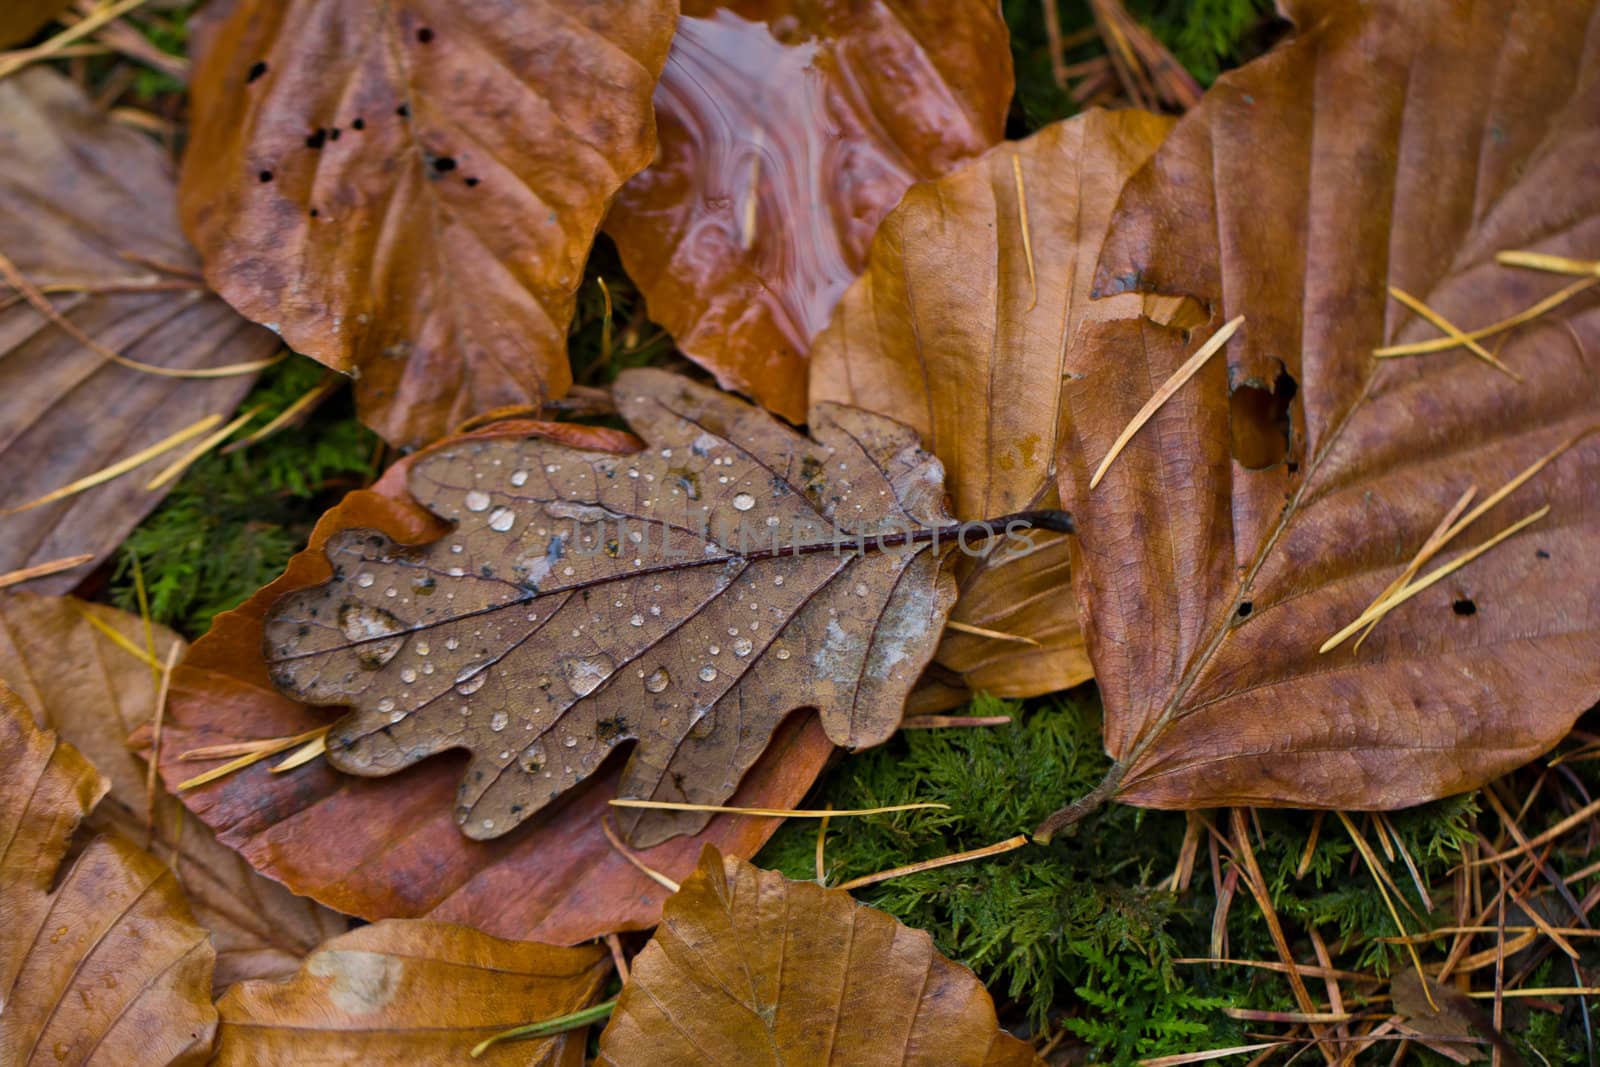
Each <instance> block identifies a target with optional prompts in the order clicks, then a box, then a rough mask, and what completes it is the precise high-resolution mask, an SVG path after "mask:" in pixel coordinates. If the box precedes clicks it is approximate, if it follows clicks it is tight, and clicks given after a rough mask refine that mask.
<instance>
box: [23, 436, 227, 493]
mask: <svg viewBox="0 0 1600 1067" xmlns="http://www.w3.org/2000/svg"><path fill="white" fill-rule="evenodd" d="M221 421H222V416H221V415H207V416H206V417H205V418H203V419H199V420H197V421H196V422H193V423H191V424H189V425H188V426H185V427H184V428H183V429H181V430H179V431H178V432H177V433H174V434H171V435H170V436H167V437H163V438H162V439H161V440H159V441H157V442H156V443H155V444H153V445H151V446H150V447H149V448H142V449H140V450H139V451H137V452H135V453H134V454H133V455H131V456H129V457H128V458H126V459H120V460H118V461H117V462H115V463H113V464H111V465H110V466H109V467H102V468H101V469H100V470H97V471H95V472H94V473H93V474H86V475H84V476H83V477H82V478H79V479H78V480H77V481H75V482H69V483H68V484H66V485H63V486H62V487H61V488H59V489H52V490H51V491H50V492H48V493H46V494H45V495H44V496H41V497H39V498H37V499H35V500H30V501H28V502H27V503H26V504H19V505H18V506H16V507H14V508H7V509H6V510H5V511H0V515H15V514H16V513H18V512H19V511H27V510H29V509H30V508H36V507H40V506H42V505H44V504H53V503H55V502H56V501H57V500H62V499H65V498H66V497H69V496H72V495H73V494H75V493H81V492H83V491H84V490H85V489H93V488H94V487H95V486H97V485H100V484H102V483H104V482H109V481H110V480H111V479H113V478H118V477H121V476H122V475H124V474H127V473H128V472H129V471H131V470H133V469H134V468H136V467H142V466H143V465H144V464H146V463H148V462H150V461H151V460H152V459H155V458H156V457H157V456H159V455H161V454H162V453H163V452H170V451H171V450H172V449H174V448H177V447H178V446H179V445H181V444H183V443H184V442H185V441H188V440H190V439H191V438H195V437H198V436H199V435H201V434H203V433H205V432H206V431H207V430H209V429H211V428H212V427H213V426H215V425H216V424H217V423H219V422H221Z"/></svg>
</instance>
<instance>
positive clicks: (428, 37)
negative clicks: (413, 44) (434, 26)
mask: <svg viewBox="0 0 1600 1067" xmlns="http://www.w3.org/2000/svg"><path fill="white" fill-rule="evenodd" d="M417 40H418V41H419V42H420V43H422V44H427V43H428V42H429V41H432V40H433V31H432V30H430V29H428V27H426V26H424V27H422V29H420V30H418V31H417Z"/></svg>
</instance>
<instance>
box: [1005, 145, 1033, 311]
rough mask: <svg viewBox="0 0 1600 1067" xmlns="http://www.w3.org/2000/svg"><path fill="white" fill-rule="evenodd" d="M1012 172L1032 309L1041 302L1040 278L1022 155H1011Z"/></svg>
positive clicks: (1029, 305)
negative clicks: (1034, 252)
mask: <svg viewBox="0 0 1600 1067" xmlns="http://www.w3.org/2000/svg"><path fill="white" fill-rule="evenodd" d="M1011 174H1012V176H1013V177H1014V178H1016V181H1017V225H1018V226H1019V227H1021V229H1022V254H1023V255H1024V256H1025V257H1026V258H1027V260H1028V289H1029V291H1030V292H1031V293H1032V294H1033V299H1032V300H1030V301H1029V303H1028V310H1029V311H1032V310H1033V309H1034V308H1035V307H1037V306H1038V304H1039V278H1038V276H1037V275H1036V274H1035V273H1034V269H1033V234H1032V233H1031V232H1029V230H1028V191H1027V188H1026V187H1025V186H1024V185H1023V184H1022V157H1021V156H1018V155H1013V156H1012V157H1011Z"/></svg>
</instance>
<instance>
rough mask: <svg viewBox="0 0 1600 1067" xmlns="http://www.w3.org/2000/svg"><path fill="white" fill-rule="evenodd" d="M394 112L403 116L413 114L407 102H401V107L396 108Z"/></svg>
mask: <svg viewBox="0 0 1600 1067" xmlns="http://www.w3.org/2000/svg"><path fill="white" fill-rule="evenodd" d="M394 113H395V114H396V115H399V116H400V117H401V118H406V117H407V116H409V115H410V114H411V109H410V108H409V107H407V106H406V105H405V104H401V105H400V106H399V107H397V108H395V109H394Z"/></svg>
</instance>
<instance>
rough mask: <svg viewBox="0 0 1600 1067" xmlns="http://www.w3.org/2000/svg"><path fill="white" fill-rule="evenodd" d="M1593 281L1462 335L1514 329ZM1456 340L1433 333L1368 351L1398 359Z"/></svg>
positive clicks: (1477, 337) (1480, 336) (1472, 336)
mask: <svg viewBox="0 0 1600 1067" xmlns="http://www.w3.org/2000/svg"><path fill="white" fill-rule="evenodd" d="M1596 283H1600V278H1584V279H1582V280H1581V281H1577V282H1574V283H1573V284H1571V285H1569V286H1567V287H1566V288H1565V289H1560V290H1557V291H1556V292H1554V293H1551V294H1550V295H1549V296H1547V297H1545V298H1544V299H1543V300H1540V301H1538V302H1537V303H1534V304H1531V305H1529V306H1528V307H1526V308H1524V309H1523V310H1521V311H1519V312H1517V313H1516V314H1515V315H1511V316H1509V317H1508V318H1504V319H1501V320H1500V321H1499V322H1492V323H1490V324H1489V325H1487V326H1480V327H1478V328H1477V329H1475V330H1468V331H1467V332H1466V333H1465V334H1463V335H1462V336H1463V337H1465V338H1467V339H1469V340H1473V341H1481V340H1483V339H1484V338H1485V337H1493V336H1494V335H1495V334H1497V333H1503V332H1505V331H1506V330H1510V329H1514V328H1516V327H1518V326H1521V325H1522V324H1523V323H1525V322H1532V321H1533V320H1534V319H1536V318H1538V317H1539V316H1541V315H1543V314H1544V313H1545V312H1547V311H1551V310H1553V309H1554V308H1556V307H1558V306H1560V305H1561V304H1564V303H1566V302H1567V301H1568V300H1570V299H1572V298H1573V297H1575V296H1577V295H1578V294H1579V293H1581V292H1583V291H1584V290H1585V289H1588V288H1589V287H1590V286H1593V285H1595V284H1596ZM1459 344H1461V341H1460V340H1458V339H1457V338H1455V337H1435V338H1433V339H1432V340H1430V341H1411V342H1409V343H1407V344H1402V345H1385V346H1384V347H1382V348H1374V349H1373V350H1372V354H1373V355H1374V356H1377V357H1378V358H1379V359H1398V358H1399V357H1401V356H1421V355H1426V354H1427V353H1429V352H1444V351H1447V350H1449V349H1452V348H1455V347H1456V346H1457V345H1459Z"/></svg>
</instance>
